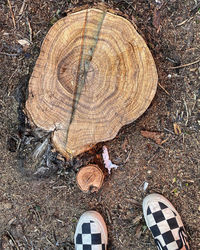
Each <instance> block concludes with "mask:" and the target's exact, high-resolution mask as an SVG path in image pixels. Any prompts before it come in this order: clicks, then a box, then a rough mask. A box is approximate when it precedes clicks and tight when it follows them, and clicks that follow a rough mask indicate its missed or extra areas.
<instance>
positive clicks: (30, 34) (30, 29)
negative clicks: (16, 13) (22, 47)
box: [27, 17, 33, 43]
mask: <svg viewBox="0 0 200 250" xmlns="http://www.w3.org/2000/svg"><path fill="white" fill-rule="evenodd" d="M27 23H28V28H29V40H30V43H32V40H33V39H32V37H33V31H32V28H31V24H30V21H29V19H28V17H27Z"/></svg>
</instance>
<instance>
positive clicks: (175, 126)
mask: <svg viewBox="0 0 200 250" xmlns="http://www.w3.org/2000/svg"><path fill="white" fill-rule="evenodd" d="M173 125H174V133H175V134H176V135H180V134H181V128H180V126H179V125H178V124H177V123H176V122H175V123H174V124H173Z"/></svg>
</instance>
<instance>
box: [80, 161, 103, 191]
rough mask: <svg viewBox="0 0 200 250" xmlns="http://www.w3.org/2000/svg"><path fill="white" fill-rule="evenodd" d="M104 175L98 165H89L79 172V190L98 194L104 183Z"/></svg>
mask: <svg viewBox="0 0 200 250" xmlns="http://www.w3.org/2000/svg"><path fill="white" fill-rule="evenodd" d="M103 179H104V174H103V172H102V170H101V169H100V168H99V167H98V166H97V165H92V164H91V165H88V166H86V167H83V168H81V169H80V170H79V172H78V174H77V176H76V181H77V184H78V186H79V188H80V189H81V190H82V191H83V192H85V193H87V192H97V191H98V190H99V189H100V188H101V186H102V183H103Z"/></svg>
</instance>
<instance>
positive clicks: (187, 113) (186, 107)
mask: <svg viewBox="0 0 200 250" xmlns="http://www.w3.org/2000/svg"><path fill="white" fill-rule="evenodd" d="M183 102H184V104H185V110H186V116H187V119H186V122H185V126H187V124H188V118H189V112H188V106H187V103H186V101H185V99H183Z"/></svg>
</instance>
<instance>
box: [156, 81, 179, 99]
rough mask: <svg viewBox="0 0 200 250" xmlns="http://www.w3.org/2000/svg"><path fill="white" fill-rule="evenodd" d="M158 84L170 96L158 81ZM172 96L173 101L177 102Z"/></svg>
mask: <svg viewBox="0 0 200 250" xmlns="http://www.w3.org/2000/svg"><path fill="white" fill-rule="evenodd" d="M158 85H159V86H160V87H161V89H162V90H164V91H165V93H166V94H167V95H168V96H170V97H171V95H170V93H169V92H168V91H167V90H166V89H165V88H164V87H163V86H162V85H161V84H160V83H158ZM171 98H172V100H173V101H174V102H176V103H177V101H176V100H174V98H173V97H171Z"/></svg>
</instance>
